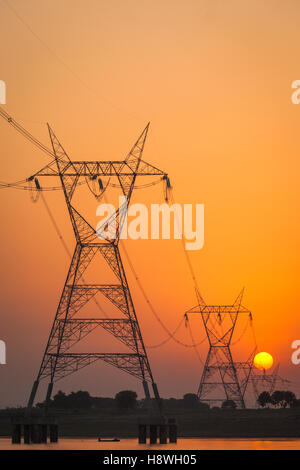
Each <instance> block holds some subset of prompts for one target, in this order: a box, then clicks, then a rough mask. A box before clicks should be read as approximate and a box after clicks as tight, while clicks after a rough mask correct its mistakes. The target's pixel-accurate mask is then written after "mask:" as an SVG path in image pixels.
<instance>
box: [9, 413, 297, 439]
mask: <svg viewBox="0 0 300 470" xmlns="http://www.w3.org/2000/svg"><path fill="white" fill-rule="evenodd" d="M11 414H12V412H11V411H9V410H0V436H9V435H10V432H11ZM55 416H56V417H57V421H58V423H59V434H60V436H64V437H82V436H85V437H98V436H102V437H111V436H118V437H121V438H135V437H136V436H137V421H138V419H141V418H143V417H145V414H144V413H142V412H141V411H138V410H137V411H135V412H131V413H117V412H114V413H112V412H104V411H102V410H101V411H99V410H97V411H95V410H90V411H85V412H83V411H80V412H79V411H78V410H77V411H76V410H74V411H68V412H63V411H60V412H56V413H55ZM166 416H170V417H173V418H176V420H177V423H178V435H179V437H189V438H193V437H194V438H197V437H198V438H201V437H202V438H280V437H282V438H298V437H300V409H298V408H297V409H278V410H277V409H261V410H250V409H249V410H221V409H216V410H192V409H184V410H180V411H175V412H172V413H166Z"/></svg>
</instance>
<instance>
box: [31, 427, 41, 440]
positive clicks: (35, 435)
mask: <svg viewBox="0 0 300 470" xmlns="http://www.w3.org/2000/svg"><path fill="white" fill-rule="evenodd" d="M30 428H31V429H30V431H31V432H30V434H31V435H30V438H31V442H32V443H33V444H40V443H41V426H40V424H31V425H30Z"/></svg>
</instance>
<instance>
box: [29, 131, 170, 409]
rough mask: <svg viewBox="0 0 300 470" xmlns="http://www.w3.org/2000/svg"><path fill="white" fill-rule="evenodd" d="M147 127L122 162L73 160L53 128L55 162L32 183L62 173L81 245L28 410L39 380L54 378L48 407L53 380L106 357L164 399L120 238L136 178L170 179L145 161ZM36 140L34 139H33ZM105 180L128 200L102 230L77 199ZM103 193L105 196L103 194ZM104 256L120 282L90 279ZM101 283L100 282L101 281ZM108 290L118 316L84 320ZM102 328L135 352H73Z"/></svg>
mask: <svg viewBox="0 0 300 470" xmlns="http://www.w3.org/2000/svg"><path fill="white" fill-rule="evenodd" d="M148 128H149V124H148V125H147V126H146V128H145V129H144V131H143V132H142V134H141V135H140V137H139V138H138V140H137V142H136V143H135V145H134V146H133V147H132V149H131V151H130V152H129V154H128V156H127V157H126V158H125V160H121V161H71V160H70V159H69V157H68V155H67V153H66V152H65V150H64V149H63V147H62V146H61V144H60V142H59V141H58V139H57V138H56V136H55V134H54V132H53V131H52V130H51V128H50V126H48V129H49V134H50V139H51V143H52V148H53V154H54V157H55V158H54V160H53V161H52V162H51V163H50V164H48V165H47V166H45V167H44V168H43V169H42V170H40V171H38V172H37V173H35V174H34V175H33V176H31V177H30V178H29V181H31V182H32V184H34V183H35V185H36V187H37V188H40V183H39V180H38V178H40V177H53V176H54V177H58V178H59V179H60V183H61V186H62V189H63V193H64V197H65V201H66V205H67V209H68V213H69V216H70V219H71V223H72V227H73V230H74V234H75V238H76V246H75V250H74V254H73V257H72V260H71V264H70V267H69V271H68V275H67V278H66V281H65V285H64V288H63V291H62V294H61V298H60V301H59V305H58V308H57V312H56V315H55V318H54V322H53V325H52V329H51V332H50V336H49V339H48V342H47V346H46V349H45V352H44V355H43V358H42V362H41V366H40V369H39V372H38V375H37V379H36V380H35V382H34V384H33V387H32V391H31V394H30V398H29V401H28V409H31V408H32V406H33V403H34V399H35V396H36V392H37V389H38V386H39V383H40V381H41V380H42V379H46V378H48V379H49V385H48V389H47V395H46V407H47V404H48V403H49V400H50V397H51V393H52V389H53V384H54V382H55V381H57V380H59V379H62V378H63V377H66V376H67V375H70V374H72V373H74V372H76V371H78V370H79V369H82V368H83V367H86V366H88V365H90V364H92V363H94V362H95V361H97V360H99V359H102V360H103V361H105V362H106V363H108V364H111V365H113V366H115V367H117V368H118V369H121V370H123V371H125V372H127V373H128V374H131V375H133V376H134V377H137V378H138V379H139V380H141V381H142V383H143V387H144V392H145V396H146V398H149V397H150V392H149V387H148V383H150V384H151V385H152V388H153V392H154V396H155V398H156V399H157V400H159V393H158V389H157V386H156V384H155V382H154V379H153V375H152V372H151V368H150V364H149V360H148V357H147V353H146V349H145V345H144V342H143V338H142V334H141V330H140V327H139V323H138V319H137V315H136V312H135V308H134V305H133V301H132V297H131V293H130V289H129V286H128V282H127V279H126V275H125V271H124V266H123V263H122V260H121V256H120V251H119V239H120V231H121V228H122V224H123V222H124V219H125V216H126V213H127V208H128V205H129V203H130V199H131V196H132V192H133V189H134V186H135V182H136V178H137V177H140V176H147V175H148V176H149V175H150V176H154V175H155V176H160V177H161V178H160V179H164V180H167V179H168V178H167V175H166V174H165V173H164V172H162V171H161V170H159V169H157V168H155V167H154V166H152V165H150V164H148V163H146V162H144V161H143V160H142V159H141V158H142V153H143V149H144V145H145V140H146V137H147V133H148ZM31 140H32V139H31ZM101 178H104V179H105V178H108V181H110V179H111V178H114V180H115V183H111V186H114V187H115V188H116V187H119V188H120V189H121V193H122V195H123V196H124V197H125V198H126V199H124V201H125V202H124V204H123V205H122V206H121V207H120V208H119V209H118V210H116V212H115V213H114V214H113V215H112V216H111V217H110V219H109V221H108V222H109V223H106V224H104V225H105V226H102V227H100V229H98V230H97V232H96V230H95V229H94V228H93V227H92V226H91V225H90V224H89V223H88V222H87V221H86V219H85V218H84V217H83V216H82V215H81V214H80V213H79V212H78V210H76V209H75V207H74V205H73V202H72V198H73V195H74V193H75V191H76V189H77V187H78V186H79V185H80V184H82V181H85V182H87V184H88V185H89V181H90V183H91V184H93V183H95V182H96V183H98V185H99V187H98V189H99V188H100V193H101V191H102V193H104V191H105V190H106V188H107V186H108V185H109V184H108V183H107V186H105V187H104V184H103V181H102V179H101ZM102 193H101V194H102ZM114 225H115V228H116V237H115V238H113V237H111V238H107V237H104V236H103V237H101V235H103V234H104V233H105V232H107V230H108V231H109V230H110V229H111V227H112V226H114ZM97 254H98V255H101V256H100V258H101V257H102V258H101V259H102V260H104V261H105V262H106V263H107V265H108V266H109V268H110V269H111V271H112V273H113V275H114V277H115V279H116V280H115V282H114V283H111V282H106V283H103V281H102V279H101V281H102V282H101V283H99V276H100V274H102V275H103V273H101V272H98V274H97V276H98V278H97V279H95V283H86V281H85V279H84V277H83V276H84V273H85V271H86V269H87V267H88V266H89V265H90V263H91V262H92V260H93V259H94V257H95V255H97ZM97 281H98V282H97ZM98 293H100V294H102V295H103V296H104V297H106V298H107V299H108V300H109V301H110V302H111V304H113V305H114V307H116V308H117V310H118V312H119V316H118V317H117V318H81V317H80V316H79V315H78V314H79V312H80V311H81V309H82V308H83V307H84V306H85V305H86V304H87V303H88V302H89V301H90V300H91V299H92V298H94V296H95V295H96V294H98ZM98 326H101V327H102V328H104V329H105V330H106V331H107V332H109V333H111V334H112V335H113V336H114V337H115V338H117V340H119V341H120V342H122V343H123V344H125V345H126V346H127V349H128V350H129V352H126V353H123V352H122V353H120V352H110V353H105V352H102V351H101V350H100V351H95V352H92V353H85V352H70V351H69V350H70V348H71V347H72V346H74V345H75V344H76V343H78V342H79V341H80V340H81V339H83V338H84V337H86V336H87V335H88V334H89V333H90V332H91V331H92V330H94V329H95V328H96V327H98Z"/></svg>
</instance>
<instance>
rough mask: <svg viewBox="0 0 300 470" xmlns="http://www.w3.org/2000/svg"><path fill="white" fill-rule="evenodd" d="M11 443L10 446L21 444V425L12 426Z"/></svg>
mask: <svg viewBox="0 0 300 470" xmlns="http://www.w3.org/2000/svg"><path fill="white" fill-rule="evenodd" d="M11 442H12V444H20V443H21V424H13V429H12V435H11Z"/></svg>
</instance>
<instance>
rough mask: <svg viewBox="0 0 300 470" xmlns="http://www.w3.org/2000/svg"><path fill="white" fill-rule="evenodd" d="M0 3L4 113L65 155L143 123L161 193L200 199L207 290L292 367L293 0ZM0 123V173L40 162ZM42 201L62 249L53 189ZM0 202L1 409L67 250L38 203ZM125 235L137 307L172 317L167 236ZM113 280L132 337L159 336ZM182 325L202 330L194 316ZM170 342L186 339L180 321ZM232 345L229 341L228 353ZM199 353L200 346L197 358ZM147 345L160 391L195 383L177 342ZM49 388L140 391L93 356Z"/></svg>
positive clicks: (195, 368) (35, 352)
mask: <svg viewBox="0 0 300 470" xmlns="http://www.w3.org/2000/svg"><path fill="white" fill-rule="evenodd" d="M10 5H12V6H13V8H14V9H15V11H16V12H17V13H18V14H19V15H20V16H21V18H22V19H23V22H22V21H21V20H20V19H19V18H18V17H17V16H16V15H15V14H14V13H13V11H12V10H11V9H9V8H8V7H7V5H6V4H5V2H0V25H1V27H0V41H1V48H0V64H1V68H0V79H2V80H5V82H6V86H7V104H6V105H5V106H4V109H5V110H6V111H7V112H9V113H11V114H12V115H13V116H14V117H15V118H16V119H17V120H18V121H20V122H21V124H22V125H23V126H24V127H26V128H27V129H29V130H30V131H31V132H32V133H33V134H34V135H36V136H37V137H38V138H39V139H40V140H42V141H43V142H45V143H46V144H47V145H48V136H47V131H46V126H45V122H46V121H48V122H50V124H51V125H52V127H53V128H54V130H55V132H56V134H57V136H58V137H59V139H60V140H61V142H62V144H63V145H64V147H65V148H66V149H67V151H68V152H69V154H70V156H71V158H73V159H74V160H76V159H87V160H88V159H91V160H92V159H122V158H123V157H124V156H125V155H126V153H127V151H128V150H129V148H130V146H131V145H132V143H133V142H134V141H135V138H136V137H137V136H138V135H139V133H140V132H141V130H142V129H143V128H144V126H145V124H146V123H147V122H148V121H149V120H150V121H151V128H150V132H149V137H148V141H147V144H146V148H145V153H144V159H145V160H147V161H149V162H151V163H153V164H154V165H156V166H158V167H159V168H162V169H164V170H165V171H167V172H168V173H169V175H170V178H171V182H172V184H173V186H174V194H175V198H176V200H177V202H182V203H204V204H205V246H204V249H203V250H201V251H199V252H193V253H192V255H191V257H192V261H193V265H194V267H195V271H196V274H197V278H198V282H199V284H200V286H201V290H202V293H203V296H204V298H205V300H206V301H207V302H208V303H230V302H232V301H233V300H234V298H235V297H236V296H237V294H238V292H239V291H240V289H241V288H242V286H245V287H246V291H245V299H244V305H245V306H246V307H248V308H249V309H250V310H251V311H252V312H253V315H254V320H255V331H256V336H257V341H258V345H259V348H260V349H262V350H266V351H268V352H270V353H271V354H272V355H273V356H274V359H275V363H278V362H280V364H281V368H280V370H281V372H280V373H281V375H282V376H285V377H288V378H289V379H291V380H295V381H297V380H299V372H300V368H299V366H298V368H297V366H293V365H292V364H291V360H290V356H291V351H292V350H291V343H292V341H293V340H295V339H298V337H299V327H298V316H299V312H298V302H297V300H298V298H297V297H298V289H297V287H298V286H297V283H298V278H299V274H298V273H299V242H298V240H299V231H300V225H299V220H298V212H299V199H300V197H299V181H298V180H299V169H300V163H299V156H298V154H299V147H300V145H299V139H298V133H299V123H300V105H299V106H296V105H293V104H292V102H291V93H292V89H291V83H292V81H293V80H296V79H300V70H299V64H298V60H297V58H298V42H299V15H300V5H299V2H298V1H297V0H294V1H292V0H287V1H285V2H282V1H279V0H269V1H268V0H266V1H264V2H261V1H260V0H251V1H250V0H243V1H240V0H227V1H226V2H224V1H221V0H219V1H217V0H205V1H204V0H187V1H183V0H163V1H146V0H139V1H137V0H113V1H103V0H101V1H99V0H89V2H84V1H83V0H63V1H58V0H51V1H50V0H44V1H43V2H38V1H34V0H26V1H25V0H10ZM24 22H25V23H24ZM26 24H27V25H28V26H29V28H30V29H31V31H30V30H29V29H28V26H26ZM0 136H1V149H2V151H1V155H2V158H1V163H0V171H1V178H0V179H1V180H5V181H17V180H21V179H23V178H25V177H27V176H29V175H30V174H31V173H32V172H33V171H34V170H37V169H39V168H40V167H42V166H43V165H45V164H46V163H47V162H48V160H47V157H46V155H43V154H42V153H41V152H39V151H38V150H37V149H35V148H34V147H33V146H32V145H31V144H30V143H28V142H27V141H25V140H24V139H23V138H22V137H21V136H19V135H18V134H16V132H15V131H14V130H13V129H10V128H9V126H8V124H7V123H5V122H4V121H2V122H0ZM143 198H145V200H146V201H147V202H149V201H152V200H153V202H161V200H162V189H161V187H155V188H154V189H151V190H145V192H141V191H140V192H139V193H138V194H137V195H136V196H135V198H134V201H135V202H143ZM47 200H48V202H49V205H50V206H51V208H52V210H53V211H54V212H55V214H56V217H57V221H58V223H59V226H60V228H61V229H62V231H63V232H64V233H65V234H66V238H67V240H68V243H69V245H70V246H71V247H72V243H73V241H72V232H71V230H70V224H69V221H68V219H67V215H66V212H65V208H64V202H63V200H62V198H61V196H59V195H56V194H55V195H50V196H48V199H47ZM0 206H1V214H2V231H1V244H0V257H1V270H0V281H1V317H0V339H3V340H5V341H6V343H7V348H8V357H7V361H8V364H7V365H6V366H1V369H0V374H1V390H0V406H6V405H11V404H17V403H19V404H23V403H25V400H26V399H27V396H28V393H29V390H30V387H31V384H32V381H33V379H34V376H35V374H36V372H37V369H38V366H39V364H40V360H41V355H42V350H43V348H44V345H45V342H46V340H47V336H48V333H49V330H50V325H51V323H52V320H53V317H54V313H55V309H56V305H57V302H58V299H59V295H60V292H61V288H62V286H63V282H64V277H65V275H66V272H67V266H68V258H67V256H66V255H65V253H64V251H63V248H62V247H61V245H60V242H59V240H58V239H57V236H56V234H55V232H54V230H53V227H52V226H51V223H50V221H49V219H48V217H47V215H46V213H45V209H44V208H43V206H42V204H41V203H40V202H39V203H37V204H36V205H33V204H32V203H31V202H30V199H29V195H28V194H27V193H24V192H21V191H14V190H7V191H6V190H5V191H3V190H2V191H1V194H0ZM95 209H96V203H95ZM93 210H94V209H93ZM127 246H128V251H129V253H130V256H131V259H132V261H133V263H134V265H135V267H136V270H137V272H138V274H139V276H140V278H141V279H142V281H143V284H144V285H146V286H147V293H148V295H149V297H150V298H151V300H152V302H153V304H154V305H155V306H156V309H157V310H158V311H159V312H160V314H161V316H162V318H163V319H164V322H165V323H166V325H167V326H168V327H169V328H170V329H172V328H175V327H176V325H177V324H178V322H179V320H180V318H181V317H182V315H183V313H184V312H185V310H187V309H189V308H190V307H192V306H193V305H194V304H195V298H194V293H193V284H192V281H191V279H190V277H189V272H188V269H187V266H186V263H185V260H184V255H183V253H182V248H181V244H180V241H177V242H168V241H151V240H149V241H134V242H133V241H128V242H127ZM49 253H51V254H52V255H51V256H49ZM128 277H129V281H130V282H131V285H132V293H133V297H134V299H135V301H136V307H137V313H138V317H139V320H140V323H141V327H142V331H143V332H144V339H145V343H146V344H155V343H158V342H159V341H161V340H163V339H164V338H165V335H164V332H163V330H162V329H161V327H160V326H159V324H158V323H157V322H156V320H155V319H154V318H153V316H152V314H151V312H150V311H149V310H148V309H147V307H146V306H145V303H144V302H143V300H142V297H141V295H140V293H139V292H138V290H137V289H136V286H134V280H133V278H132V275H131V274H130V273H129V275H128ZM193 328H194V332H195V339H198V340H199V339H201V338H202V337H203V335H204V332H203V328H202V326H201V323H200V321H199V322H197V321H196V320H193ZM179 337H180V339H181V340H183V341H185V342H190V338H189V336H188V333H187V332H186V330H184V329H182V330H181V333H180V334H179ZM95 341H96V340H95ZM94 344H98V343H97V342H94ZM247 348H248V346H247V345H246V344H245V345H242V344H241V346H240V347H239V348H238V349H236V354H237V357H242V356H243V357H244V354H246V352H247ZM206 349H207V345H205V346H203V347H202V346H201V348H200V353H201V355H202V357H203V358H205V353H206ZM149 357H150V361H151V366H152V369H153V373H154V375H155V377H156V380H157V382H158V384H159V387H160V391H161V394H162V395H163V396H182V395H183V393H186V392H194V391H196V389H197V387H198V382H199V379H200V374H201V367H200V364H199V362H198V360H197V357H196V355H195V354H194V352H193V351H192V350H188V349H185V348H181V347H180V346H178V345H176V344H174V343H173V342H169V343H168V344H167V345H165V346H163V347H162V348H161V349H154V350H149ZM58 387H59V388H63V389H64V390H66V391H69V390H74V389H76V390H77V389H80V388H83V389H88V390H89V391H90V393H92V394H94V395H102V396H104V395H112V394H115V393H116V392H118V391H119V390H120V389H124V388H125V389H126V388H128V387H130V388H133V389H135V390H137V392H138V393H139V395H140V396H141V389H140V387H139V385H138V384H137V382H136V381H135V380H134V379H131V378H130V377H127V376H126V374H124V373H118V371H116V370H114V369H112V368H110V367H108V366H105V365H103V364H100V363H97V364H96V365H94V366H92V367H91V368H87V369H86V370H84V371H82V372H81V373H79V374H77V375H74V376H73V377H72V378H70V379H66V380H65V382H61V383H59V384H58Z"/></svg>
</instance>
